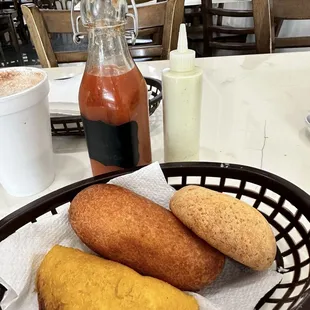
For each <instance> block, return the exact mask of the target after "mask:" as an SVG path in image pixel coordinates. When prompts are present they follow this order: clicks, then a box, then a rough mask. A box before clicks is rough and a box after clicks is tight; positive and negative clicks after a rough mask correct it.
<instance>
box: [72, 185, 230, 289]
mask: <svg viewBox="0 0 310 310" xmlns="http://www.w3.org/2000/svg"><path fill="white" fill-rule="evenodd" d="M69 219H70V222H71V225H72V228H73V229H74V231H75V232H76V234H77V235H78V236H79V238H80V239H81V240H82V241H83V242H84V243H85V244H86V245H87V246H88V247H89V248H91V249H92V250H93V251H95V252H96V253H98V254H100V255H102V256H103V257H104V258H108V259H111V260H114V261H116V262H119V263H122V264H124V265H127V266H129V267H131V268H133V269H134V270H136V271H138V272H139V273H141V274H143V275H148V276H152V277H155V278H158V279H160V280H163V281H166V282H168V283H170V284H171V285H173V286H175V287H177V288H179V289H182V290H194V291H195V290H199V289H201V288H202V287H204V286H205V285H207V284H209V283H211V282H212V281H213V280H214V279H215V278H216V277H217V275H218V274H219V273H220V272H221V271H222V268H223V265H224V255H223V254H222V253H220V252H219V251H217V250H216V249H214V248H213V247H211V246H210V245H209V244H207V243H206V242H205V241H203V240H202V239H200V238H199V237H198V236H196V235H195V234H194V233H193V232H192V231H190V230H189V229H188V228H187V227H186V226H184V225H183V224H182V223H181V222H180V221H179V220H178V219H177V218H176V217H175V216H174V215H173V214H172V212H170V211H169V210H167V209H165V208H163V207H161V206H159V205H157V204H156V203H154V202H152V201H150V200H148V199H146V198H144V197H142V196H139V195H137V194H135V193H133V192H131V191H129V190H127V189H124V188H122V187H119V186H115V185H107V184H98V185H94V186H90V187H88V188H86V189H85V190H83V191H81V192H80V193H79V194H78V195H77V196H76V197H75V198H74V199H73V201H72V203H71V206H70V209H69Z"/></svg>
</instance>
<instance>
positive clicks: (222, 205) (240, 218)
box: [170, 185, 277, 270]
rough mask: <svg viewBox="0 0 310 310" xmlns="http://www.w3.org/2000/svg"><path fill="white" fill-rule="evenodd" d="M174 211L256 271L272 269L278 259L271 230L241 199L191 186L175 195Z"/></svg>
mask: <svg viewBox="0 0 310 310" xmlns="http://www.w3.org/2000/svg"><path fill="white" fill-rule="evenodd" d="M170 209H171V211H172V212H173V214H174V215H175V216H176V217H178V218H179V219H180V220H181V221H182V222H183V223H184V224H185V225H186V226H187V227H188V228H190V229H191V230H192V231H193V232H194V233H195V234H197V235H198V236H199V237H200V238H202V239H204V240H205V241H207V242H208V243H209V244H210V245H212V246H213V247H214V248H216V249H218V250H219V251H220V252H222V253H224V254H225V255H227V256H229V257H231V258H233V259H234V260H236V261H238V262H240V263H242V264H244V265H246V266H248V267H250V268H252V269H255V270H265V269H268V268H269V267H270V266H271V264H272V262H273V261H274V259H275V255H276V248H277V247H276V240H275V237H274V235H273V232H272V230H271V226H270V225H269V223H268V221H267V220H266V219H265V218H264V216H263V215H262V214H261V213H260V212H259V211H258V210H256V209H255V208H253V207H252V206H250V205H248V204H247V203H245V202H243V201H241V200H239V199H236V198H234V197H231V196H228V195H226V194H222V193H218V192H215V191H212V190H209V189H206V188H203V187H199V186H192V185H191V186H186V187H183V188H182V189H180V190H179V191H177V192H176V193H175V194H174V196H173V197H172V199H171V201H170Z"/></svg>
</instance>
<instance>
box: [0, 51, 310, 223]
mask: <svg viewBox="0 0 310 310" xmlns="http://www.w3.org/2000/svg"><path fill="white" fill-rule="evenodd" d="M197 65H198V66H200V67H201V68H203V70H204V82H203V83H204V85H203V103H202V111H201V141H200V144H201V152H200V160H203V161H217V162H224V163H238V164H243V165H249V166H254V167H258V168H262V169H264V170H267V171H270V172H273V173H275V174H277V175H279V176H281V177H283V178H285V179H287V180H289V181H291V182H293V183H295V184H296V185H298V186H299V187H301V188H302V189H304V190H305V191H307V192H308V193H310V134H309V132H308V131H307V130H306V126H305V117H306V115H307V114H308V113H309V112H310V84H309V76H310V52H303V53H290V54H271V55H251V56H229V57H213V58H200V59H197ZM138 66H139V68H140V70H141V72H142V73H143V74H144V75H145V76H151V77H155V78H160V75H161V70H162V69H163V68H165V67H168V66H169V64H168V61H157V62H144V63H139V64H138ZM46 71H47V72H48V75H49V78H50V79H54V78H57V77H62V76H65V75H67V74H79V73H82V72H83V66H75V67H59V68H52V69H46ZM63 82H64V83H65V81H63ZM68 91H71V92H77V91H78V90H77V89H69V90H68ZM150 123H151V137H152V153H153V160H154V161H160V162H163V126H162V108H161V105H160V108H158V110H157V111H156V112H155V113H154V115H153V116H152V117H151V119H150ZM53 146H54V152H55V166H56V178H55V181H54V183H53V184H52V185H51V186H50V187H49V188H48V189H47V190H45V191H44V192H42V193H40V194H38V195H35V196H32V197H26V198H17V197H12V196H10V195H8V194H7V193H6V192H5V191H4V189H3V188H2V187H1V186H0V219H1V218H2V217H4V216H5V215H7V214H9V213H10V212H12V211H14V210H16V209H17V208H19V207H21V206H23V205H25V204H27V203H29V202H31V201H32V200H34V199H36V198H38V197H40V196H43V195H45V194H47V193H49V192H51V191H53V190H56V189H58V188H60V187H63V186H65V185H68V184H71V183H73V182H76V181H79V180H81V179H84V178H87V177H90V176H91V171H90V164H89V159H88V155H87V149H86V144H85V140H84V138H77V137H74V138H73V137H71V138H68V137H63V138H53Z"/></svg>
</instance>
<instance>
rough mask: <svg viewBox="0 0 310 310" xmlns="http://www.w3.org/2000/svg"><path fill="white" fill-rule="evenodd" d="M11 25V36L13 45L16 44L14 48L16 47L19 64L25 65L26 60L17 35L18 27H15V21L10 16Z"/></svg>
mask: <svg viewBox="0 0 310 310" xmlns="http://www.w3.org/2000/svg"><path fill="white" fill-rule="evenodd" d="M9 26H10V37H11V41H12V45H13V46H14V49H15V51H16V53H17V57H18V62H19V64H20V65H21V66H23V65H24V61H23V57H22V54H21V52H20V48H19V44H18V39H17V35H16V29H15V27H14V23H13V20H12V17H10V18H9Z"/></svg>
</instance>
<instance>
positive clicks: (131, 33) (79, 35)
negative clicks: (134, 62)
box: [71, 0, 139, 45]
mask: <svg viewBox="0 0 310 310" xmlns="http://www.w3.org/2000/svg"><path fill="white" fill-rule="evenodd" d="M74 3H75V0H73V1H72V4H71V26H72V31H73V42H74V43H75V44H80V43H81V39H83V37H84V36H85V35H87V33H86V32H80V30H79V21H80V19H81V15H79V16H77V18H76V19H75V20H74V15H73V14H74V6H75V5H74ZM131 4H132V9H133V14H131V13H126V17H130V18H132V20H133V30H127V31H126V32H125V37H126V40H127V43H130V44H132V45H134V44H135V43H136V39H137V37H138V29H139V19H138V10H137V7H136V2H135V0H131Z"/></svg>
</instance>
